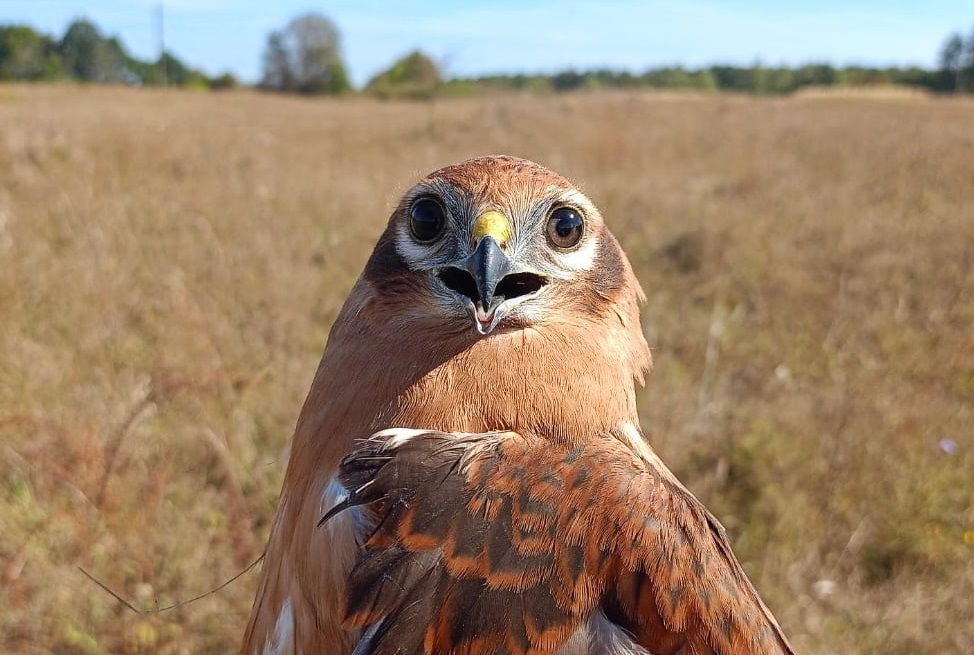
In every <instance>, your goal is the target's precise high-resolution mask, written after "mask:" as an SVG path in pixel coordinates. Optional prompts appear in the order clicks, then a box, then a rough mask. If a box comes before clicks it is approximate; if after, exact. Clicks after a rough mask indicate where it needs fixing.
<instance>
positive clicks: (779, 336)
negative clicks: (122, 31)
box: [0, 86, 974, 655]
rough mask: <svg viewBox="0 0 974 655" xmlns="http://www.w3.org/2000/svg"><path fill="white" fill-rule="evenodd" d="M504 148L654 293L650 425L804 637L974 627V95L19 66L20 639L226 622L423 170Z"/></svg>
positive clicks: (891, 640)
mask: <svg viewBox="0 0 974 655" xmlns="http://www.w3.org/2000/svg"><path fill="white" fill-rule="evenodd" d="M498 152H506V153H511V154H517V155H521V156H525V157H529V158H532V159H535V160H537V161H540V162H542V163H545V164H547V165H549V166H550V167H552V168H554V169H555V170H558V171H559V172H561V173H563V174H565V175H567V176H569V177H571V178H573V179H575V180H576V181H578V182H579V183H580V184H581V186H582V187H583V189H584V190H585V191H586V192H587V193H588V194H589V195H590V196H591V197H592V198H593V199H594V200H595V201H596V202H597V203H598V204H599V205H600V206H601V207H602V208H603V210H604V213H605V215H606V216H607V219H608V221H609V223H610V225H611V227H612V228H613V229H614V231H615V233H616V234H617V236H618V237H619V238H620V240H621V242H622V243H623V246H624V247H625V248H626V250H627V252H628V253H629V255H630V257H631V259H632V260H633V263H634V265H635V267H636V271H637V274H638V276H639V278H640V280H641V281H642V283H643V286H644V288H645V290H646V292H647V295H648V303H647V305H646V307H645V309H644V313H643V316H644V328H645V331H646V333H647V335H648V337H649V339H650V342H651V344H652V345H653V347H654V356H655V358H656V370H655V371H654V373H653V374H652V376H651V377H650V380H649V384H648V386H647V388H646V390H645V391H644V393H643V394H642V395H641V406H642V412H643V427H644V428H645V430H646V432H647V433H648V434H649V435H650V437H651V440H652V441H653V443H654V445H655V447H656V448H657V450H658V451H659V452H660V453H661V455H662V457H663V458H664V460H666V461H667V462H669V463H670V464H671V465H672V466H673V468H674V469H675V470H676V472H677V473H678V474H679V475H680V477H681V478H682V479H683V480H685V481H686V482H687V483H688V485H689V486H690V487H691V489H693V490H694V491H695V492H696V493H698V494H699V495H700V496H701V498H702V499H703V500H704V501H705V502H706V503H707V504H708V505H709V506H710V507H711V508H713V509H714V511H715V512H716V513H717V515H718V516H719V517H720V518H721V520H722V521H723V522H724V523H725V525H726V526H727V528H728V530H729V532H730V534H731V537H732V540H733V543H734V545H735V549H736V550H737V552H738V554H739V555H740V557H741V559H742V561H743V563H744V565H745V568H746V569H747V570H748V572H749V573H750V575H751V576H752V578H753V579H754V580H755V582H756V584H757V586H758V587H759V589H760V590H761V591H762V593H763V595H764V596H765V598H766V600H767V601H768V603H769V605H771V607H772V608H773V609H774V610H775V611H776V613H777V614H778V616H779V618H780V619H781V621H782V623H783V624H784V626H785V629H786V631H787V632H788V633H789V634H790V635H791V637H792V638H793V641H794V642H795V645H796V646H797V647H798V649H799V650H800V651H801V652H804V653H835V652H843V653H872V652H886V653H894V654H904V655H905V654H907V653H970V652H974V621H972V620H971V617H972V616H974V478H972V476H974V402H972V401H974V103H971V102H964V101H959V100H927V99H924V98H922V97H908V98H899V97H896V96H884V97H879V98H870V97H860V96H856V97H842V96H832V95H829V96H825V97H814V96H810V97H805V98H801V97H797V98H792V99H762V98H751V97H748V98H744V97H733V96H721V95H703V96H693V95H672V94H650V93H640V94H628V93H601V94H579V95H571V96H545V97H534V96H529V95H524V96H521V95H514V96H503V97H497V98H490V99H478V100H450V101H437V102H432V103H422V104H421V103H415V104H412V103H403V104H400V103H392V102H390V103H381V102H375V101H367V100H360V99H349V100H341V101H310V100H303V99H288V98H280V97H269V96H261V95H256V94H251V93H246V92H238V93H230V94H211V95H203V94H193V93H179V92H165V91H150V90H121V89H114V90H113V89H88V88H72V87H58V88H24V87H14V86H5V87H0V535H2V536H0V606H2V607H3V611H2V612H0V650H3V651H6V652H12V653H14V652H16V653H48V652H56V653H117V652H123V653H140V652H152V653H208V652H213V653H217V652H220V653H223V652H228V651H232V650H233V649H234V648H235V647H236V644H237V642H238V639H239V636H240V634H241V631H242V629H243V625H244V623H245V620H246V616H247V614H248V612H249V607H250V603H251V600H252V598H253V593H254V585H255V576H254V575H253V574H251V575H249V576H245V577H244V578H242V579H241V580H239V581H237V582H236V583H235V584H233V585H231V586H230V587H228V588H226V589H224V590H222V591H220V592H218V593H215V594H213V595H210V596H208V597H206V598H204V599H203V600H200V601H198V602H195V603H193V604H191V605H188V606H184V607H181V608H179V609H177V610H173V611H170V612H164V613H161V614H157V615H145V616H140V615H137V614H135V613H133V612H131V611H129V610H127V609H125V608H124V607H123V606H122V605H121V604H119V603H118V602H116V601H115V600H114V599H112V598H111V597H110V596H109V595H107V594H106V593H104V592H102V591H101V590H100V589H98V588H97V587H96V586H95V585H94V584H93V583H91V582H90V581H88V580H87V579H86V578H85V577H84V576H83V575H82V574H81V573H80V572H79V571H78V569H77V567H78V566H83V567H84V568H85V569H86V570H89V571H90V572H91V573H92V574H93V575H95V576H96V577H97V578H99V579H100V580H102V581H104V582H105V583H106V584H107V585H109V586H110V587H112V588H114V589H116V590H118V591H119V592H120V593H122V594H123V595H124V596H126V597H127V598H130V599H132V600H133V601H134V602H135V603H137V604H138V605H140V606H142V607H145V608H153V607H156V606H157V605H158V606H164V605H168V604H170V603H172V602H175V601H177V600H180V599H184V598H188V597H191V596H194V595H196V594H198V593H200V592H202V591H205V590H207V589H209V588H212V587H215V586H216V585H218V584H219V583H220V582H222V581H223V580H225V579H227V578H229V577H230V576H232V575H233V574H234V573H235V572H237V571H239V570H240V569H242V568H243V567H244V566H246V565H247V564H248V563H249V562H250V561H252V560H253V559H254V558H255V557H257V556H258V555H259V553H260V550H261V548H262V546H263V542H264V540H265V538H266V535H267V531H268V528H269V526H268V522H269V520H270V518H271V517H272V515H273V511H274V506H275V501H276V497H277V493H278V490H279V487H280V482H281V475H282V466H283V464H284V461H285V459H286V457H287V444H288V441H289V437H290V430H291V428H292V426H293V422H294V419H295V417H296V415H297V411H298V408H299V406H300V403H301V401H302V400H303V396H304V393H305V392H306V390H307V387H308V385H309V384H310V381H311V376H312V374H313V372H314V369H315V366H316V363H317V360H318V357H319V355H320V352H321V348H322V345H323V343H324V340H325V337H326V334H327V330H328V327H329V324H330V322H331V321H332V320H333V318H334V316H335V314H336V312H337V310H338V308H339V307H340V305H341V302H342V300H343V298H344V296H345V294H346V293H347V291H348V289H349V288H350V286H351V284H352V283H353V281H354V279H355V278H356V277H357V275H358V272H359V270H360V268H361V266H362V264H363V263H364V260H365V258H366V256H367V255H368V253H369V251H370V249H371V247H372V243H373V240H374V239H375V237H376V236H377V235H378V233H379V231H380V230H381V227H382V225H383V224H384V222H385V220H386V218H387V216H388V213H389V211H390V210H391V208H392V207H393V205H394V203H395V202H396V200H397V198H398V195H399V194H400V193H401V192H403V191H404V190H405V189H406V188H408V187H409V186H410V185H411V183H412V181H413V180H414V179H415V178H416V177H417V176H419V175H421V174H423V173H425V172H427V171H429V170H431V169H434V168H436V167H439V166H441V165H444V164H446V163H449V162H452V161H455V160H459V159H463V158H466V157H469V156H473V155H478V154H484V153H498Z"/></svg>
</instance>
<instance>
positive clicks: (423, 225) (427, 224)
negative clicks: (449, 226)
mask: <svg viewBox="0 0 974 655" xmlns="http://www.w3.org/2000/svg"><path fill="white" fill-rule="evenodd" d="M445 227H446V215H445V214H444V213H443V205H441V204H440V203H438V202H436V201H435V200H433V199H432V198H420V199H419V200H417V201H416V202H414V203H413V206H412V208H411V209H410V210H409V233H410V234H412V235H413V238H414V239H416V240H417V241H419V242H420V243H429V242H430V241H434V240H436V238H437V237H438V236H440V235H441V234H443V228H445Z"/></svg>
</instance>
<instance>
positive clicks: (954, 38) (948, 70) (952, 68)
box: [940, 34, 965, 93]
mask: <svg viewBox="0 0 974 655" xmlns="http://www.w3.org/2000/svg"><path fill="white" fill-rule="evenodd" d="M964 50H965V44H964V39H963V37H961V35H960V34H951V35H950V37H948V38H947V41H946V42H944V46H943V48H941V50H940V70H941V71H943V72H944V73H945V74H946V76H948V77H949V78H950V79H951V80H952V82H953V86H954V93H958V92H960V90H961V88H962V84H963V73H964V63H965V62H964V56H965V53H964Z"/></svg>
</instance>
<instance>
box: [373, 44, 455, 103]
mask: <svg viewBox="0 0 974 655" xmlns="http://www.w3.org/2000/svg"><path fill="white" fill-rule="evenodd" d="M442 84H443V76H442V75H441V74H440V69H439V67H438V66H437V65H436V63H435V62H434V61H433V60H432V59H430V58H429V57H427V56H426V55H425V54H423V53H422V52H420V51H418V50H416V51H414V52H411V53H409V54H408V55H406V56H405V57H402V58H400V59H398V60H397V61H396V62H395V63H394V64H393V65H392V67H391V68H389V69H387V70H385V71H383V72H381V73H379V74H378V75H376V76H375V77H373V78H372V79H371V80H369V83H368V84H366V85H365V90H366V91H368V92H370V93H374V94H376V95H378V96H380V97H393V96H397V97H409V98H430V97H432V96H433V95H434V94H435V93H436V92H437V91H438V90H439V88H440V86H441V85H442Z"/></svg>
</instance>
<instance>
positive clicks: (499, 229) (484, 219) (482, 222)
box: [472, 210, 511, 248]
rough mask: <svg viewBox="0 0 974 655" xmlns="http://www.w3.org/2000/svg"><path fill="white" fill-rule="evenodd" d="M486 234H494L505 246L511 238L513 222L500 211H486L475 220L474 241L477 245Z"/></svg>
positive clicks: (501, 244)
mask: <svg viewBox="0 0 974 655" xmlns="http://www.w3.org/2000/svg"><path fill="white" fill-rule="evenodd" d="M486 236H492V237H494V239H495V240H496V241H497V243H498V244H499V245H500V246H501V247H502V248H503V247H504V246H506V245H507V242H508V241H510V240H511V222H510V221H509V220H508V219H507V216H504V214H502V213H500V212H499V211H494V210H491V211H486V212H484V213H483V214H481V215H480V216H478V217H477V220H475V221H474V222H473V234H472V237H473V243H474V245H475V246H476V245H477V244H478V243H480V240H481V239H483V238H484V237H486Z"/></svg>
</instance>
